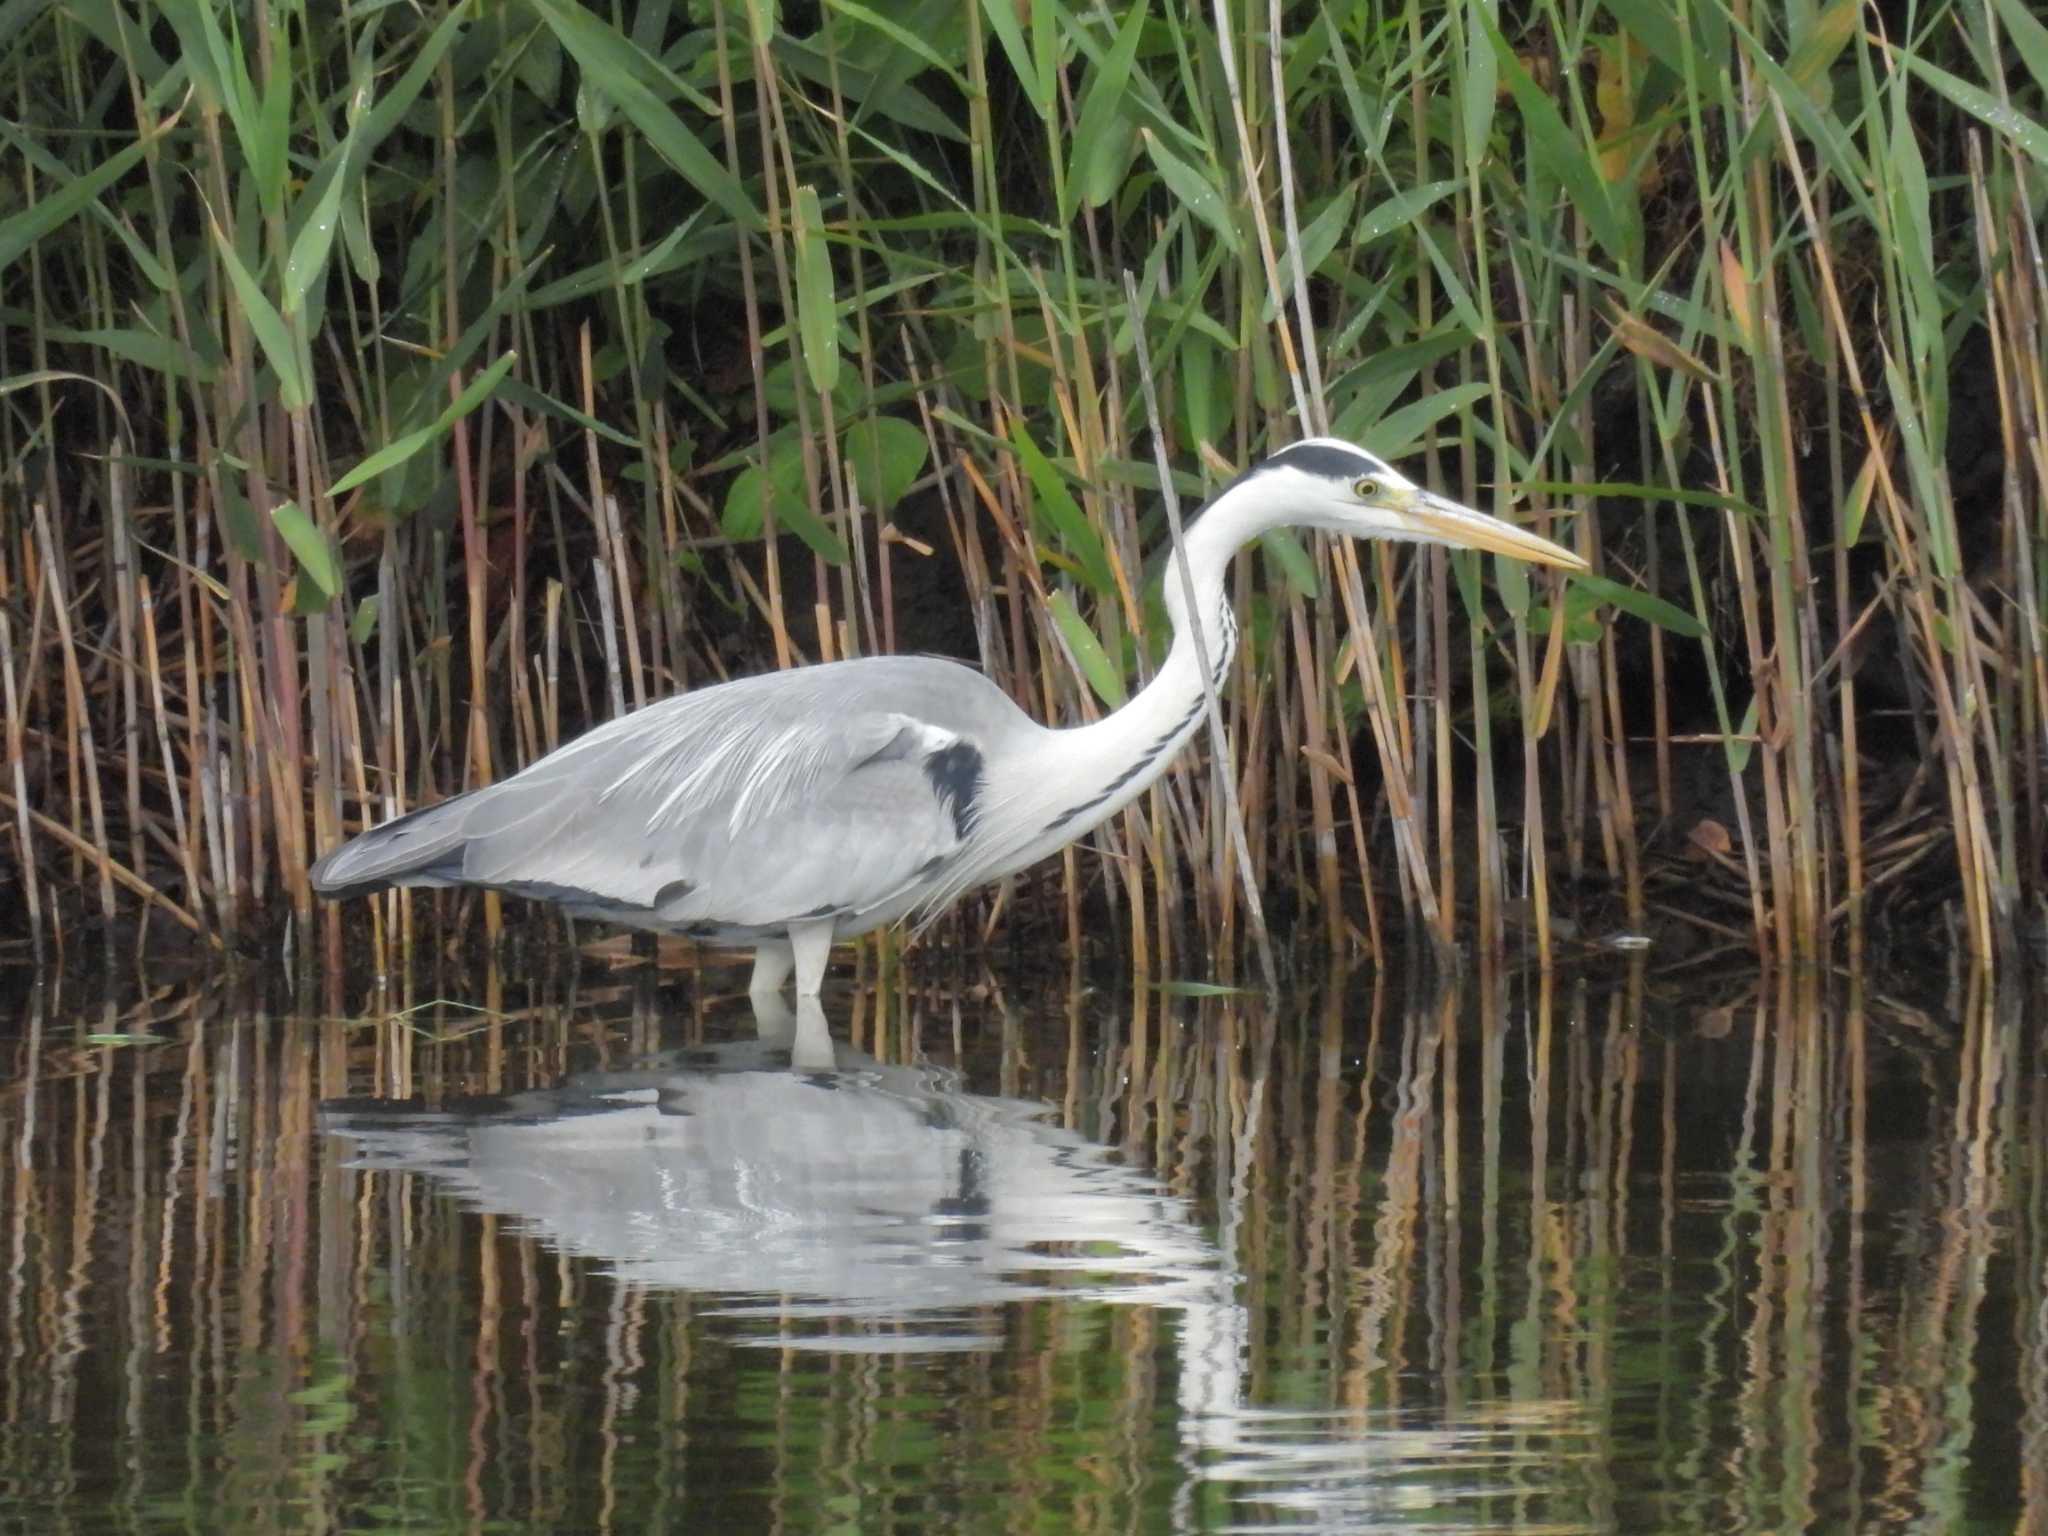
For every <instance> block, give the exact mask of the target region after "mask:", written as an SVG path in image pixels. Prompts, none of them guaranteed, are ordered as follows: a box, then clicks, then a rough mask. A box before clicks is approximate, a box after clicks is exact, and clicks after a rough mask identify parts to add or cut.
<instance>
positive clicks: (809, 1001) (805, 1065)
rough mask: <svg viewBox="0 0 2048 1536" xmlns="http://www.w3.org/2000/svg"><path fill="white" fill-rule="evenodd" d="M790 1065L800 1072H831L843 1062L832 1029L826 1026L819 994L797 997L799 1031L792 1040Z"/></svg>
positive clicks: (797, 1024) (797, 1029) (797, 1030)
mask: <svg viewBox="0 0 2048 1536" xmlns="http://www.w3.org/2000/svg"><path fill="white" fill-rule="evenodd" d="M789 1065H790V1067H791V1069H792V1070H793V1071H797V1072H830V1071H832V1070H833V1069H835V1068H836V1067H837V1066H838V1065H839V1058H838V1055H837V1053H836V1052H835V1051H834V1050H833V1048H832V1032H831V1031H830V1030H829V1029H827V1028H826V1027H825V1010H824V1008H823V1006H822V1005H820V1003H819V1002H818V1000H817V998H815V997H811V996H808V995H807V996H804V997H800V998H798V999H797V1000H796V1033H795V1035H794V1036H793V1037H792V1038H791V1040H790V1042H789Z"/></svg>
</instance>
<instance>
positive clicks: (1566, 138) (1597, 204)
mask: <svg viewBox="0 0 2048 1536" xmlns="http://www.w3.org/2000/svg"><path fill="white" fill-rule="evenodd" d="M1471 14H1472V16H1473V17H1474V19H1476V20H1477V21H1478V22H1479V23H1480V24H1481V25H1482V26H1484V27H1485V28H1486V31H1487V35H1488V37H1489V38H1490V39H1491V40H1492V43H1493V52H1494V58H1495V60H1496V61H1497V62H1498V63H1499V65H1500V72H1501V74H1502V76H1503V77H1504V78H1505V79H1506V80H1507V83H1508V90H1509V92H1510V93H1511V94H1512V95H1513V96H1514V98H1515V106H1516V108H1517V109H1518V110H1519V111H1520V112H1521V114H1522V126H1523V128H1524V129H1525V130H1527V132H1528V135H1529V155H1530V158H1531V159H1532V160H1534V161H1535V163H1536V164H1537V166H1538V167H1539V168H1541V169H1542V170H1543V171H1545V172H1546V173H1547V174H1549V175H1551V176H1554V177H1555V178H1556V179H1557V180H1558V182H1559V183H1561V184H1562V185H1563V187H1564V189H1565V190H1566V191H1567V192H1569V193H1570V194H1571V199H1572V203H1573V205H1574V206H1575V207H1577V209H1578V210H1579V213H1580V214H1581V216H1583V217H1584V219H1585V221H1586V227H1587V228H1588V229H1590V230H1591V231H1592V232H1593V238H1594V240H1596V241H1597V242H1599V245H1600V248H1601V249H1602V250H1604V251H1606V252H1607V255H1608V258H1609V259H1610V260H1612V261H1613V262H1614V263H1615V264H1616V265H1617V266H1619V267H1621V268H1623V269H1624V270H1627V269H1628V268H1630V267H1631V266H1632V265H1633V264H1634V260H1633V258H1634V249H1633V246H1634V242H1632V241H1631V240H1629V239H1628V238H1627V232H1626V228H1625V226H1624V225H1623V223H1622V220H1621V217H1620V215H1618V214H1617V213H1616V212H1615V208H1614V203H1613V202H1612V200H1611V199H1610V198H1609V197H1608V194H1607V182H1606V179H1605V178H1604V177H1602V176H1601V174H1600V166H1599V161H1598V158H1597V156H1596V155H1595V154H1594V151H1593V149H1592V146H1590V145H1588V144H1586V143H1584V142H1583V141H1582V140H1581V138H1580V136H1579V135H1578V134H1577V133H1575V132H1573V131H1572V129H1571V128H1570V127H1569V126H1568V125H1567V124H1566V122H1565V120H1564V114H1563V113H1561V112H1559V111H1558V109H1557V103H1556V102H1554V101H1552V100H1551V99H1550V95H1549V93H1548V92H1547V91H1545V90H1544V89H1543V87H1541V86H1540V85H1538V84H1537V83H1536V82H1535V81H1534V80H1533V79H1531V78H1530V76H1529V72H1528V71H1527V70H1526V69H1524V68H1522V61H1521V60H1520V59H1519V58H1517V57H1516V56H1515V51H1514V49H1513V48H1512V47H1511V46H1510V45H1509V43H1508V40H1507V39H1506V38H1505V37H1503V36H1501V33H1500V29H1499V28H1498V27H1496V26H1495V25H1494V22H1493V20H1492V18H1491V17H1489V16H1487V14H1486V13H1485V11H1484V10H1482V9H1480V8H1479V7H1476V6H1475V7H1474V8H1473V10H1472V12H1471Z"/></svg>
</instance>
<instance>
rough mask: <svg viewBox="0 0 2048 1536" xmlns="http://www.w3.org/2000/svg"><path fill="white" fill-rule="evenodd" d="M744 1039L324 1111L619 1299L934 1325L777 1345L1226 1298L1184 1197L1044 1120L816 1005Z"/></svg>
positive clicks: (960, 1338) (930, 1338) (860, 1341)
mask: <svg viewBox="0 0 2048 1536" xmlns="http://www.w3.org/2000/svg"><path fill="white" fill-rule="evenodd" d="M756 1026H757V1034H756V1038H754V1039H752V1040H740V1041H733V1042H730V1043H726V1044H719V1045H711V1046H704V1047H693V1048H690V1049H687V1050H682V1051H678V1052H673V1053H670V1054H669V1055H667V1056H665V1057H663V1058H661V1059H660V1060H658V1061H657V1062H656V1063H654V1064H652V1065H650V1066H648V1067H645V1068H642V1069H639V1070H634V1071H623V1072H589V1073H582V1074H578V1075H576V1076H573V1077H571V1078H569V1079H568V1080H566V1081H565V1082H563V1083H562V1084H561V1085H560V1086H558V1087H556V1088H552V1089H546V1090H537V1091H532V1092H526V1093H520V1094H515V1095H512V1096H509V1097H502V1098H493V1099H489V1100H481V1101H475V1102H471V1103H465V1104H457V1105H453V1106H451V1107H448V1108H445V1109H441V1110H434V1111H429V1110H424V1109H421V1108H419V1107H417V1106H413V1105H407V1104H394V1103H387V1102H380V1101H366V1100H354V1101H347V1102H344V1103H338V1104H334V1105H331V1106H329V1109H328V1117H327V1118H328V1125H329V1128H330V1129H332V1130H333V1131H335V1132H337V1133H339V1134H341V1135H344V1136H346V1137H347V1138H349V1139H350V1140H351V1141H352V1142H353V1144H354V1158H353V1161H354V1162H355V1164H356V1165H357V1166H359V1167H366V1168H386V1169H412V1170H418V1171H421V1172H426V1173H429V1174H431V1175H433V1176H434V1177H435V1178H437V1179H439V1180H440V1181H442V1182H443V1183H444V1184H445V1185H446V1186H448V1187H449V1188H450V1189H452V1190H453V1191H454V1192H455V1193H457V1194H458V1195H459V1196H460V1197H461V1198H462V1199H463V1200H464V1201H465V1202H467V1203H468V1204H470V1205H472V1206H474V1207H475V1208H477V1209H478V1210H481V1211H486V1212H491V1213H495V1214H500V1215H505V1216H509V1217H513V1218H515V1219H517V1220H519V1221H521V1222H523V1223H524V1225H525V1226H526V1227H527V1228H528V1229H529V1230H531V1231H532V1232H533V1233H534V1234H536V1235H537V1236H538V1237H540V1238H541V1240H542V1241H544V1242H546V1243H548V1244H549V1245H550V1246H552V1247H555V1248H557V1249H560V1250H561V1251H563V1252H566V1253H570V1254H575V1255H578V1256H582V1257H585V1258H590V1259H594V1260H596V1261H598V1262H600V1263H603V1264H605V1265H606V1266H607V1267H609V1268H610V1269H611V1270H612V1272H613V1273H614V1274H616V1275H617V1277H618V1278H619V1279H620V1280H621V1281H622V1282H623V1283H625V1284H627V1285H631V1286H637V1287H645V1288H650V1289H664V1290H668V1289H682V1290H691V1291H701V1292H713V1293H718V1294H719V1295H720V1296H721V1298H722V1299H721V1303H720V1305H721V1307H722V1309H723V1310H725V1311H727V1312H729V1313H773V1314H774V1315H775V1316H777V1317H780V1318H784V1319H802V1318H807V1317H808V1318H827V1317H836V1318H878V1319H879V1318H887V1319H894V1320H899V1321H907V1322H909V1323H911V1324H913V1325H915V1324H917V1323H919V1322H920V1321H921V1322H924V1323H927V1324H929V1325H930V1326H929V1327H927V1328H921V1329H920V1328H917V1327H915V1326H913V1328H912V1330H911V1333H910V1334H909V1335H908V1336H906V1335H905V1334H904V1332H903V1331H902V1330H901V1329H900V1328H892V1329H890V1330H889V1331H888V1332H887V1333H886V1334H880V1333H872V1334H871V1336H868V1337H863V1336H861V1335H859V1334H858V1333H856V1334H854V1335H851V1336H850V1335H848V1334H844V1333H840V1334H833V1335H828V1336H815V1335H807V1336H806V1337H804V1338H803V1339H801V1340H792V1339H789V1338H779V1339H776V1340H773V1341H772V1342H778V1343H792V1342H801V1343H803V1344H805V1345H809V1346H812V1347H826V1348H836V1349H844V1348H849V1347H853V1348H862V1347H870V1348H890V1349H903V1348H973V1347H980V1346H984V1345H986V1344H987V1343H989V1342H991V1341H990V1340H988V1339H987V1338H986V1337H985V1336H984V1335H983V1333H982V1331H981V1324H980V1322H979V1321H978V1320H976V1319H970V1318H969V1317H967V1316H965V1315H964V1314H966V1313H967V1312H968V1310H969V1309H973V1308H978V1307H982V1306H985V1305H987V1304H989V1303H994V1302H1007V1301H1016V1300H1019V1299H1022V1298H1026V1297H1031V1296H1042V1295H1054V1294H1057V1295H1061V1296H1068V1297H1078V1298H1087V1299H1096V1300H1112V1301H1131V1302H1144V1303H1146V1304H1150V1305H1159V1306H1167V1307H1174V1308H1186V1307H1187V1306H1189V1305H1190V1304H1194V1303H1199V1302H1202V1301H1206V1300H1209V1299H1212V1298H1214V1297H1215V1296H1216V1294H1217V1290H1218V1286H1219V1283H1222V1284H1224V1285H1225V1286H1226V1288H1227V1284H1228V1282H1227V1281H1224V1280H1223V1279H1222V1276H1221V1265H1220V1260H1219V1256H1218V1254H1217V1252H1216V1249H1215V1247H1214V1246H1213V1245H1212V1244H1211V1243H1210V1242H1209V1241H1208V1240H1207V1239H1206V1238H1205V1237H1204V1236H1203V1235H1202V1233H1201V1232H1200V1230H1199V1229H1198V1228H1197V1227H1196V1226H1195V1224H1194V1222H1193V1219H1192V1217H1191V1214H1190V1212H1189V1211H1188V1209H1187V1207H1186V1203H1185V1202H1184V1201H1182V1200H1180V1199H1178V1198H1176V1197H1175V1196H1173V1195H1171V1194H1170V1193H1168V1192H1167V1191H1166V1190H1165V1189H1164V1188H1163V1187H1162V1186H1161V1185H1160V1184H1159V1183H1158V1182H1157V1181H1156V1180H1154V1179H1153V1178H1151V1177H1150V1176H1149V1175H1148V1174H1146V1173H1144V1172H1142V1171H1140V1170H1138V1169H1135V1168H1131V1167H1127V1166H1125V1165H1123V1164H1122V1163H1119V1162H1118V1161H1116V1160H1115V1158H1114V1156H1113V1155H1112V1154H1111V1152H1110V1151H1109V1150H1108V1149H1107V1148H1105V1147H1102V1146H1099V1145H1097V1144H1095V1143H1093V1142H1091V1141H1089V1140H1087V1139H1086V1138H1084V1137H1082V1136H1079V1135H1077V1134H1075V1133H1074V1132H1071V1131H1068V1130H1064V1129H1062V1128H1060V1127H1059V1126H1056V1125H1054V1124H1051V1123H1050V1122H1049V1121H1048V1120H1047V1118H1046V1111H1045V1110H1044V1108H1043V1107H1042V1106H1040V1105H1036V1104H1030V1103H1025V1102H1023V1101H1021V1100H1016V1099H1005V1098H994V1097H990V1096H987V1095H983V1094H976V1093H970V1092H967V1091H965V1089H964V1088H963V1086H962V1084H961V1082H960V1079H959V1077H958V1076H957V1074H955V1073H953V1072H951V1071H948V1070H946V1069H943V1068H938V1067H931V1066H898V1065H888V1064H884V1063H882V1062H879V1061H876V1060H875V1059H874V1058H873V1057H871V1056H869V1055H867V1054H866V1053H864V1052H861V1051H858V1050H855V1049H853V1048H852V1047H850V1046H847V1045H844V1044H840V1043H837V1042H835V1041H834V1040H833V1039H832V1037H831V1034H830V1032H829V1030H828V1028H827V1026H826V1021H825V1016H824V1013H823V1011H822V1010H821V1009H820V1008H819V1006H818V1004H817V1002H816V1000H815V999H804V1000H801V1001H800V1002H799V1004H798V1007H797V1009H796V1010H795V1011H794V1012H792V1011H791V1010H790V1009H789V1007H788V1005H787V1004H785V1003H783V1002H781V1000H780V999H770V1000H767V1001H766V1002H765V1003H764V1002H763V1000H759V999H757V1000H756ZM762 1342H771V1341H769V1340H763V1341H762Z"/></svg>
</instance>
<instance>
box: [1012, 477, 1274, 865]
mask: <svg viewBox="0 0 2048 1536" xmlns="http://www.w3.org/2000/svg"><path fill="white" fill-rule="evenodd" d="M1268 525H1269V523H1268V519H1267V518H1266V517H1264V516H1262V515H1260V513H1259V511H1258V510H1257V509H1256V506H1255V504H1254V499H1253V498H1237V497H1232V496H1231V495H1228V494H1226V495H1224V496H1222V497H1219V498H1218V499H1217V500H1216V501H1215V502H1214V503H1212V504H1211V505H1210V507H1209V509H1208V510H1207V511H1206V512H1204V513H1203V514H1202V516H1201V517H1199V518H1197V519H1196V520H1195V521H1194V522H1193V523H1191V524H1190V525H1189V527H1188V530H1187V538H1186V541H1185V543H1184V544H1183V546H1182V547H1183V549H1184V550H1185V552H1186V555H1187V575H1188V576H1189V577H1192V578H1193V585H1194V589H1195V599H1194V606H1193V611H1192V622H1191V621H1190V620H1191V616H1190V613H1189V610H1188V605H1187V603H1186V601H1185V598H1184V591H1185V588H1184V585H1183V576H1182V573H1181V569H1180V562H1179V561H1178V560H1177V559H1176V558H1174V557H1173V556H1172V555H1169V556H1168V559H1167V565H1166V570H1165V573H1164V576H1163V584H1164V586H1163V590H1164V596H1165V599H1166V610H1167V615H1168V617H1169V618H1170V619H1171V620H1172V622H1173V645H1172V648H1171V649H1170V650H1168V651H1167V653H1166V660H1165V662H1164V664H1162V665H1161V667H1160V668H1159V671H1158V672H1157V673H1156V674H1154V676H1153V678H1152V681H1151V682H1149V683H1147V684H1146V685H1145V687H1144V688H1143V689H1141V690H1140V691H1139V693H1138V695H1137V697H1136V698H1134V699H1132V700H1131V701H1130V702H1129V703H1127V704H1126V705H1124V707H1123V708H1121V709H1119V710H1116V711H1115V712H1114V713H1112V714H1110V715H1107V716H1105V717H1104V718H1102V719H1100V720H1097V721H1095V722H1094V723H1093V724H1091V725H1083V726H1076V727H1074V728H1072V729H1070V730H1062V731H1050V732H1048V733H1047V735H1046V740H1045V744H1044V752H1043V754H1042V761H1040V762H1038V763H1036V764H1033V765H1032V775H1031V782H1029V783H1019V784H1015V785H1011V786H1006V788H1007V789H1008V790H1009V793H1010V795H1012V796H1013V797H1014V802H1015V803H1016V804H1017V805H1018V807H1019V810H1020V812H1023V813H1024V820H1025V822H1026V824H1027V825H1029V826H1031V827H1033V828H1035V829H1036V830H1035V831H1034V832H1033V833H1032V834H1031V835H1030V838H1029V841H1028V842H1026V843H1020V844H1019V845H1017V846H1015V847H1013V848H1012V849H1008V850H1003V851H1002V852H1001V854H1000V855H999V857H1000V861H1001V865H1002V868H1001V870H1000V871H998V872H999V873H1007V872H1008V871H1010V870H1014V869H1021V868H1023V867H1024V866H1025V865H1027V864H1031V863H1035V862H1036V861H1037V860H1038V859H1040V858H1042V857H1044V855H1045V854H1047V853H1049V852H1051V851H1052V850H1053V849H1055V848H1059V847H1062V846H1064V845H1065V844H1067V843H1070V842H1072V841H1073V840H1074V839H1075V838H1077V837H1080V836H1081V835H1083V834H1084V833H1086V832H1087V831H1089V830H1090V829H1091V828H1093V827H1097V826H1100V825H1101V824H1102V823H1103V822H1105V821H1107V820H1108V819H1109V818H1110V817H1111V816H1114V815H1115V814H1116V813H1117V812H1118V811H1120V810H1122V809H1123V808H1124V807H1125V806H1126V805H1128V804H1130V803H1131V801H1133V800H1134V799H1136V798H1137V797H1138V796H1139V795H1140V794H1142V793H1143V792H1144V791H1145V789H1146V788H1147V787H1148V786H1150V785H1151V783H1152V781H1153V780H1155V779H1157V778H1158V777H1159V775H1160V774H1162V773H1164V772H1165V771H1166V769H1167V766H1168V765H1169V764H1170V763H1172V761H1173V759H1174V757H1175V755H1176V754H1178V753H1179V751H1180V749H1181V748H1182V747H1183V746H1184V745H1185V744H1186V743H1187V740H1188V738H1189V737H1190V736H1192V735H1194V733H1195V732H1196V731H1198V730H1200V729H1201V728H1202V722H1203V717H1204V713H1205V709H1206V702H1207V694H1206V692H1205V691H1204V689H1203V687H1202V663H1203V661H1204V660H1206V661H1207V663H1208V667H1209V673H1210V676H1211V677H1212V678H1213V679H1214V681H1215V685H1216V687H1217V689H1218V690H1220V689H1221V688H1222V686H1223V682H1224V679H1225V678H1226V677H1227V676H1228V674H1229V669H1230V659H1231V656H1232V654H1233V653H1234V652H1235V650H1236V648H1237V616H1236V615H1235V614H1234V613H1232V612H1231V609H1230V603H1229V600H1228V598H1227V596H1226V595H1225V591H1224V586H1225V577H1226V576H1227V575H1228V573H1229V569H1230V560H1231V557H1232V556H1233V555H1234V554H1236V553H1237V551H1238V550H1239V549H1240V548H1242V547H1243V546H1244V545H1245V544H1246V543H1247V542H1248V541H1249V540H1251V539H1253V538H1255V537H1257V536H1258V534H1259V533H1261V532H1262V531H1263V530H1264V529H1265V528H1266V527H1267V526H1268ZM1198 625H1199V635H1200V641H1199V644H1198V642H1197V633H1198V631H1197V626H1198ZM1034 755H1038V754H1034Z"/></svg>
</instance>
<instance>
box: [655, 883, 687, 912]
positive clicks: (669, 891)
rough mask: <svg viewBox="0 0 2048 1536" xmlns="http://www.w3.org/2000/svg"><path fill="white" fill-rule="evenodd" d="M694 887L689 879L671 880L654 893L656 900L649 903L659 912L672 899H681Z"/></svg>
mask: <svg viewBox="0 0 2048 1536" xmlns="http://www.w3.org/2000/svg"><path fill="white" fill-rule="evenodd" d="M692 889H694V887H693V886H692V884H691V882H690V881H688V880H671V881H669V882H668V883H667V884H666V885H664V886H662V888H661V889H660V890H658V891H656V892H655V893H654V900H652V901H650V902H649V903H648V905H649V906H650V907H652V908H654V909H655V910H656V911H657V912H658V911H660V910H661V909H662V908H663V907H665V906H667V905H668V904H669V903H670V902H672V901H681V900H682V899H683V898H684V897H685V896H687V895H689V894H690V892H691V890H692Z"/></svg>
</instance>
